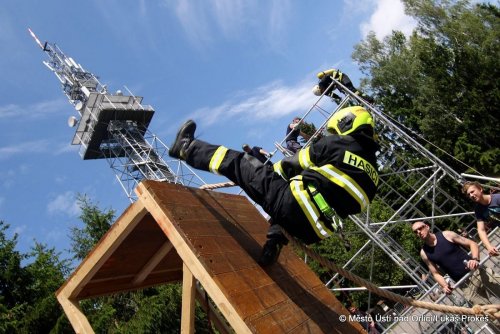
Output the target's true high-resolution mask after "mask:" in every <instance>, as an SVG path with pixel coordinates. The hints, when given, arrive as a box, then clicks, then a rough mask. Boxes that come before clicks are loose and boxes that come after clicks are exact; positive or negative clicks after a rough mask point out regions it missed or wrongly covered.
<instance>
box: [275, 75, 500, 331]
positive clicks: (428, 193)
mask: <svg viewBox="0 0 500 334" xmlns="http://www.w3.org/2000/svg"><path fill="white" fill-rule="evenodd" d="M334 85H337V87H340V90H341V91H342V92H343V93H344V94H345V95H344V98H343V99H342V100H341V101H340V102H339V103H338V105H336V107H334V108H333V110H332V111H331V112H330V111H328V109H325V108H324V106H323V105H322V104H321V102H322V101H323V102H324V101H325V100H324V99H325V98H328V97H327V96H325V95H322V96H320V97H319V98H318V100H317V101H316V102H315V103H314V104H313V105H312V107H311V108H310V109H309V110H308V111H307V112H306V113H305V115H303V117H302V121H301V122H303V121H305V120H308V119H310V118H312V117H313V116H314V113H316V114H321V116H322V118H323V119H324V121H323V123H322V124H321V125H320V127H319V128H318V130H317V131H316V133H315V134H314V135H313V136H312V138H311V139H309V140H308V142H307V143H306V144H305V146H307V145H309V144H310V143H311V142H312V141H313V140H314V139H315V138H316V137H317V136H318V135H320V134H321V133H322V132H323V131H324V129H325V128H326V124H327V123H328V120H329V119H330V117H332V116H333V114H335V113H336V112H337V111H338V110H340V109H342V108H344V107H346V106H348V105H361V106H363V107H365V108H366V109H367V110H369V111H370V112H371V114H372V116H373V117H374V119H375V124H376V133H377V135H378V142H379V144H380V151H379V154H378V156H377V160H378V164H379V177H380V180H379V182H380V184H379V190H378V192H377V195H376V197H375V199H374V201H373V203H372V204H371V205H370V207H369V208H368V210H367V211H366V212H363V213H361V214H358V215H353V216H350V217H349V220H350V221H351V222H352V223H354V225H355V229H354V230H355V231H356V232H357V231H361V232H362V233H364V234H365V235H366V236H367V241H366V243H365V244H364V245H363V246H362V247H361V248H359V249H358V250H356V252H355V254H354V255H353V256H352V257H351V258H350V259H349V260H348V261H347V262H346V263H345V264H344V265H343V268H344V269H347V270H349V271H351V272H353V273H356V274H357V275H359V276H361V277H363V278H365V279H367V280H370V281H378V283H379V284H381V285H386V284H388V283H389V282H381V281H383V278H381V277H383V273H381V272H376V271H374V270H373V254H374V252H379V253H380V252H383V253H384V254H385V257H386V258H387V265H388V266H390V265H391V262H392V264H393V265H395V266H397V267H398V268H399V269H400V270H401V271H402V273H403V275H404V277H405V281H406V282H408V283H409V284H405V286H387V285H386V287H387V288H391V289H401V290H402V291H407V292H406V295H407V296H411V297H412V298H418V299H421V300H426V301H431V299H430V295H431V294H433V293H434V291H435V290H436V287H437V283H436V282H435V281H434V279H433V278H432V276H431V275H428V274H429V273H428V270H427V268H424V267H423V266H422V265H421V260H420V258H419V257H414V256H412V255H411V254H410V251H411V250H408V249H405V247H404V246H403V245H402V244H401V243H400V242H399V240H398V239H397V237H398V233H399V232H397V231H395V229H396V227H397V226H400V225H401V224H408V225H409V224H411V223H413V222H415V221H417V220H427V221H428V222H430V223H431V225H432V226H433V227H434V226H435V223H436V222H439V221H441V222H442V221H444V220H446V222H447V223H449V225H452V223H453V224H454V225H455V226H462V227H464V228H467V227H470V226H472V225H473V223H474V213H473V212H471V211H470V209H469V210H467V209H466V208H464V207H463V206H462V202H463V201H460V198H459V197H458V196H456V194H455V195H453V194H450V193H448V192H447V190H446V189H451V188H453V187H455V188H457V187H458V186H459V185H460V183H461V182H462V181H464V176H465V175H463V174H459V173H457V172H456V171H455V170H453V168H451V167H450V166H449V165H448V164H446V163H445V162H443V161H442V160H441V159H439V158H438V157H437V156H436V155H434V154H433V153H432V152H430V151H429V150H428V149H427V148H425V147H424V146H423V145H422V144H420V143H419V142H418V141H417V137H416V136H415V135H413V134H412V133H410V132H409V131H407V130H406V129H404V128H403V127H402V126H401V125H400V124H397V122H396V121H394V120H393V119H391V118H390V117H389V116H388V115H387V114H385V113H384V112H382V111H380V110H379V109H377V108H375V107H374V106H373V105H372V104H370V103H367V101H365V100H364V99H363V98H361V97H359V96H358V95H356V94H355V93H353V92H352V91H350V90H349V89H348V88H347V87H345V86H344V85H343V84H342V83H341V82H339V81H337V80H335V79H334V78H333V77H332V84H331V86H330V87H333V86H334ZM330 87H329V88H330ZM329 88H327V89H326V90H325V91H328V90H329ZM285 141H286V138H285V139H283V140H282V141H281V142H280V143H275V145H276V147H277V150H276V151H280V152H282V153H283V154H284V155H285V156H286V155H288V154H289V153H288V152H287V151H286V149H284V147H283V146H282V145H283V143H284V142H285ZM276 151H274V152H273V154H274V153H276ZM496 181H497V182H498V180H496ZM381 212H383V214H382V215H381ZM381 216H383V217H385V218H384V219H383V220H381V218H380V217H381ZM394 232H396V233H394ZM347 233H348V232H346V236H347V238H349V236H348V234H347ZM490 240H495V242H496V243H498V241H499V240H500V233H499V232H498V229H495V230H493V231H492V232H491V233H490ZM482 253H483V254H482V256H481V258H484V262H482V265H484V266H485V267H489V268H495V267H497V268H498V265H499V261H498V259H496V258H490V257H489V256H488V255H487V254H485V253H487V252H485V251H484V250H482ZM366 264H369V265H368V270H366V269H367V265H366ZM424 278H425V279H424ZM343 283H344V278H342V277H338V274H336V275H334V276H333V277H331V279H330V280H329V281H328V282H326V285H327V286H329V287H331V289H332V290H333V291H341V290H344V291H349V290H351V289H350V288H346V289H342V288H339V287H342V286H343V285H344V284H343ZM411 283H413V284H411ZM457 283H458V282H457ZM355 289H356V288H355ZM355 289H353V290H355ZM456 294H457V295H458V296H459V297H457V295H455V296H452V295H450V296H444V295H443V296H442V297H441V298H440V299H437V300H436V302H438V303H444V304H449V305H450V304H451V305H457V306H465V305H467V301H466V300H465V299H464V298H463V295H461V291H460V289H459V287H458V288H457V289H456ZM496 297H497V298H500V296H496ZM368 298H369V299H368V305H369V306H372V308H373V306H374V304H375V303H371V300H370V298H371V294H369V297H368ZM380 311H381V313H382V316H383V317H385V318H384V319H395V320H393V321H390V322H386V323H384V324H381V325H382V327H383V329H384V333H403V332H404V333H415V334H419V333H456V330H457V328H459V329H460V330H462V329H464V330H465V329H468V330H473V331H475V332H476V333H479V332H481V333H483V332H484V333H493V332H494V330H493V329H492V328H491V326H490V324H488V322H484V321H483V322H481V321H479V322H475V323H473V324H471V323H468V322H467V321H458V322H457V321H454V320H455V319H456V318H453V317H448V318H446V317H441V316H440V315H442V314H441V313H435V312H425V311H426V310H415V309H413V308H407V307H406V305H399V304H396V305H394V306H393V307H391V308H387V309H382V308H380ZM438 315H439V316H438ZM424 316H425V317H427V318H425V317H424ZM397 319H405V320H397ZM406 319H408V321H406ZM412 319H416V320H415V321H411V320H412ZM421 319H433V321H423V322H422V321H421ZM419 320H420V321H419ZM434 320H435V321H434ZM492 330H493V331H492Z"/></svg>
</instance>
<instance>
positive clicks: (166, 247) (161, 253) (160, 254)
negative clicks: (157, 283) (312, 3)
mask: <svg viewBox="0 0 500 334" xmlns="http://www.w3.org/2000/svg"><path fill="white" fill-rule="evenodd" d="M172 247H173V245H172V243H171V242H170V241H167V242H165V243H164V244H163V245H162V246H161V247H160V249H158V251H157V252H156V254H155V255H153V257H151V259H149V261H148V263H146V264H145V265H144V267H143V268H142V269H141V271H139V273H137V275H136V276H135V277H134V280H133V281H132V284H134V285H139V284H141V283H142V282H144V280H145V279H146V278H147V277H148V275H149V274H150V273H151V271H153V269H154V268H156V266H157V265H158V263H160V261H161V260H163V259H164V258H165V256H167V254H168V253H169V252H170V250H171V249H172Z"/></svg>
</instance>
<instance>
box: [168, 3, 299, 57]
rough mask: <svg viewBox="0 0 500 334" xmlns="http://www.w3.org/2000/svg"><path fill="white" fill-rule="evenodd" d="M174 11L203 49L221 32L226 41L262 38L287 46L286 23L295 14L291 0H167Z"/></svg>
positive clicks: (194, 41)
mask: <svg viewBox="0 0 500 334" xmlns="http://www.w3.org/2000/svg"><path fill="white" fill-rule="evenodd" d="M164 4H165V5H166V6H167V7H168V6H173V10H174V12H175V14H176V16H177V18H178V20H179V22H180V24H181V26H182V28H183V29H184V32H185V33H186V35H187V36H188V39H189V40H190V42H191V43H192V44H193V45H195V46H197V47H199V48H203V47H205V46H207V45H209V44H210V43H211V42H212V41H213V40H214V39H215V36H217V33H218V32H219V31H220V32H222V35H223V36H224V37H225V38H228V39H236V38H238V39H241V38H245V37H246V36H247V35H251V36H255V35H259V34H260V36H261V37H262V38H263V40H264V41H266V42H267V43H269V45H271V46H273V47H276V45H275V44H277V45H280V44H282V43H283V40H284V38H283V36H285V35H286V34H285V29H286V22H287V18H288V17H289V14H290V12H291V10H290V9H291V2H290V0H274V1H270V2H267V3H265V4H264V3H260V4H257V3H255V2H249V1H243V0H211V1H209V0H207V1H199V2H194V1H189V0H177V1H176V2H175V3H173V2H171V1H164Z"/></svg>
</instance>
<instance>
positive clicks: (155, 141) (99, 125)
mask: <svg viewBox="0 0 500 334" xmlns="http://www.w3.org/2000/svg"><path fill="white" fill-rule="evenodd" d="M29 32H30V34H31V36H32V37H33V38H34V39H35V41H36V43H37V44H38V46H39V47H40V48H41V49H42V50H43V51H44V52H45V53H46V54H47V56H48V57H49V60H47V61H44V62H43V63H44V64H45V66H47V67H48V68H49V70H51V71H52V72H53V73H54V74H55V76H56V77H57V79H59V81H60V82H61V88H62V90H63V92H64V94H65V95H66V97H67V98H68V100H69V102H70V103H71V104H72V105H73V106H74V107H75V109H76V111H77V112H78V116H77V117H75V116H71V117H70V118H69V119H68V125H69V126H71V127H75V128H76V131H75V135H74V137H73V140H72V145H80V156H81V157H82V159H84V160H89V159H106V160H107V162H108V163H109V166H110V167H111V169H113V171H114V172H115V175H116V178H117V179H118V181H119V182H120V185H121V186H122V188H123V190H124V191H125V193H126V195H127V197H128V198H129V199H130V200H131V201H134V200H135V199H136V195H135V193H134V191H133V190H134V189H135V187H136V186H137V184H139V182H140V181H141V180H143V179H150V180H157V181H164V182H169V183H179V184H183V185H186V186H200V185H203V184H205V182H204V181H203V180H202V179H201V178H200V177H199V176H198V175H197V174H196V173H195V172H194V171H193V170H192V169H191V168H190V167H189V166H188V165H186V164H185V163H184V162H183V161H180V160H173V159H171V158H169V157H168V154H167V153H168V147H167V146H166V145H165V144H164V143H163V142H162V141H161V140H160V139H159V138H158V137H157V136H156V135H154V134H153V133H151V132H150V131H149V130H148V126H149V123H150V122H151V119H152V118H153V114H154V109H153V108H152V107H151V106H149V105H143V104H142V97H139V96H134V95H133V94H132V93H131V92H130V91H129V92H128V93H129V95H125V94H123V93H122V92H121V91H117V92H116V93H114V94H112V93H110V92H109V91H108V89H107V88H106V86H105V85H102V84H101V83H100V82H99V80H98V77H97V76H95V75H94V74H92V73H91V72H89V71H87V70H85V69H84V68H83V67H82V66H81V65H80V64H78V63H76V62H75V61H74V60H73V58H71V57H68V56H66V55H65V54H64V53H63V52H62V51H61V49H59V47H58V46H57V45H56V44H54V43H48V42H45V43H44V44H42V43H41V42H40V40H39V39H38V38H37V37H36V35H35V34H34V33H33V32H32V31H31V29H29ZM127 91H128V89H127Z"/></svg>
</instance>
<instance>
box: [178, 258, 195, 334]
mask: <svg viewBox="0 0 500 334" xmlns="http://www.w3.org/2000/svg"><path fill="white" fill-rule="evenodd" d="M195 293H196V280H195V279H194V276H193V274H192V273H191V271H190V270H189V268H188V267H187V266H186V264H184V265H183V275H182V314H181V333H182V334H194V313H195V303H194V301H195V296H196V294H195Z"/></svg>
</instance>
